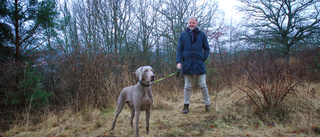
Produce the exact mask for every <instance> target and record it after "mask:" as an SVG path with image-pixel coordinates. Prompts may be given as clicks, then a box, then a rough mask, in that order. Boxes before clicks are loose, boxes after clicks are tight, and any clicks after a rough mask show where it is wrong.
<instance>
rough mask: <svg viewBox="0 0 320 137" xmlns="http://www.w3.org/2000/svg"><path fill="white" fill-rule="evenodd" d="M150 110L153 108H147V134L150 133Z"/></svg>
mask: <svg viewBox="0 0 320 137" xmlns="http://www.w3.org/2000/svg"><path fill="white" fill-rule="evenodd" d="M150 111H151V109H147V110H146V126H147V127H146V131H147V134H149V118H150Z"/></svg>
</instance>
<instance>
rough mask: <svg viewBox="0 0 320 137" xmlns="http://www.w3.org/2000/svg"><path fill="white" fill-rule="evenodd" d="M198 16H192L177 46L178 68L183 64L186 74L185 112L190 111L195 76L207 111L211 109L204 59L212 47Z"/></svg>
mask: <svg viewBox="0 0 320 137" xmlns="http://www.w3.org/2000/svg"><path fill="white" fill-rule="evenodd" d="M197 26H198V22H197V18H196V17H190V18H189V20H188V27H187V28H186V30H185V31H183V32H182V33H180V35H179V41H178V48H177V68H178V69H180V68H181V65H182V74H184V81H185V85H184V102H183V103H184V107H183V110H182V113H183V114H187V113H189V105H190V94H191V87H192V81H193V79H194V77H196V78H197V79H198V84H199V86H200V87H201V93H202V97H203V102H204V104H205V109H206V111H209V106H210V98H209V94H208V88H207V84H206V69H205V65H204V61H205V60H206V59H207V58H208V55H209V52H210V49H209V45H208V40H207V36H206V34H205V33H204V32H203V31H200V30H199V28H198V27H197Z"/></svg>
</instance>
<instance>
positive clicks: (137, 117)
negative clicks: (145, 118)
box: [135, 109, 140, 137]
mask: <svg viewBox="0 0 320 137" xmlns="http://www.w3.org/2000/svg"><path fill="white" fill-rule="evenodd" d="M135 111H136V112H135V116H136V118H135V120H136V121H135V122H136V137H139V116H140V110H137V109H136V110H135Z"/></svg>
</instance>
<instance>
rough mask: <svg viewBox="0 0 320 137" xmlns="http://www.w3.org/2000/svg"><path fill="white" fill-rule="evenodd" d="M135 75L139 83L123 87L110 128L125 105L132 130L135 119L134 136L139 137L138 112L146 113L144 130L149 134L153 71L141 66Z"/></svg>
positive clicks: (148, 67)
mask: <svg viewBox="0 0 320 137" xmlns="http://www.w3.org/2000/svg"><path fill="white" fill-rule="evenodd" d="M136 75H137V77H138V78H139V82H138V83H137V84H136V85H132V86H129V87H125V88H124V89H123V90H122V91H121V93H120V96H119V98H118V102H117V110H116V116H115V118H114V120H113V124H112V128H111V130H113V129H114V126H115V124H116V121H117V118H118V116H119V114H120V112H121V110H122V108H123V106H124V105H125V104H126V103H127V104H128V105H129V107H130V109H131V118H130V125H131V128H132V129H133V125H132V121H133V118H134V116H136V118H135V127H136V136H139V126H138V125H139V116H140V111H144V110H145V111H146V129H147V134H149V118H150V112H151V106H152V103H153V95H152V91H151V87H150V84H151V82H153V81H154V77H155V75H154V73H153V69H152V68H151V67H150V66H142V67H139V68H138V69H137V70H136Z"/></svg>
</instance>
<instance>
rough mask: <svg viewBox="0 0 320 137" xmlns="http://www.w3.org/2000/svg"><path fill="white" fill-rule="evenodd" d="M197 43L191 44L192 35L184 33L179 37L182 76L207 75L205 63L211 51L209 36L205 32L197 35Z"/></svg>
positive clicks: (178, 59) (178, 52) (179, 59)
mask: <svg viewBox="0 0 320 137" xmlns="http://www.w3.org/2000/svg"><path fill="white" fill-rule="evenodd" d="M196 37H197V41H196V42H194V43H191V34H190V33H188V32H187V31H183V32H182V33H180V35H179V41H178V48H177V63H182V74H206V68H205V66H204V61H205V60H206V59H207V58H208V55H209V52H210V49H209V45H208V40H207V36H206V34H205V33H204V32H203V31H200V33H199V34H197V36H196Z"/></svg>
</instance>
